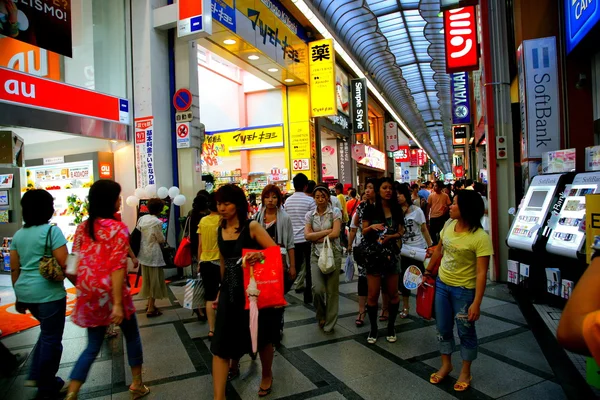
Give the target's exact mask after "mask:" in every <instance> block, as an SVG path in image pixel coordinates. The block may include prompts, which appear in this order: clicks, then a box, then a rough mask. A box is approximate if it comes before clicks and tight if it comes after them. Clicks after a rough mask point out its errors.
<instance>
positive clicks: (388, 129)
mask: <svg viewBox="0 0 600 400" xmlns="http://www.w3.org/2000/svg"><path fill="white" fill-rule="evenodd" d="M385 150H386V151H391V152H394V151H396V150H398V124H397V123H396V122H393V121H390V122H388V123H386V124H385Z"/></svg>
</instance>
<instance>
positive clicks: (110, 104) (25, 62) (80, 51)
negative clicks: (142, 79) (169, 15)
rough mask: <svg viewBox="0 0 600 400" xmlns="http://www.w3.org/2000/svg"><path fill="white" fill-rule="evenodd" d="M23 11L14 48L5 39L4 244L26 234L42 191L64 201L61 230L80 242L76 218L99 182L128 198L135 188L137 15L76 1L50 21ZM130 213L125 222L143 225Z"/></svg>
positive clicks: (50, 13)
mask: <svg viewBox="0 0 600 400" xmlns="http://www.w3.org/2000/svg"><path fill="white" fill-rule="evenodd" d="M57 3H61V5H57ZM17 7H18V12H19V22H18V24H17V26H16V27H17V28H18V32H17V30H14V31H13V32H10V33H9V36H12V37H15V38H11V37H0V131H1V132H2V134H1V135H0V137H2V138H5V139H7V140H8V141H9V142H12V145H11V146H7V147H5V149H6V148H9V149H10V148H12V149H13V151H12V154H10V157H9V159H8V160H7V159H5V160H4V161H2V164H1V165H0V166H1V167H2V168H1V174H3V175H6V176H10V177H11V179H4V181H6V182H4V185H3V186H2V190H1V191H0V236H3V237H10V236H12V234H14V232H15V231H16V230H18V229H19V228H20V227H21V223H22V218H21V211H20V206H19V201H20V197H21V195H22V193H23V192H24V191H26V190H27V189H31V188H40V189H46V190H49V191H50V192H51V193H52V194H53V196H54V197H55V198H56V200H55V208H56V215H55V217H54V218H53V222H56V223H57V224H58V225H59V226H60V227H61V229H62V230H63V233H64V234H65V236H67V237H68V238H69V239H72V234H73V233H74V226H75V223H76V222H80V220H79V219H78V217H81V213H79V214H78V213H77V212H76V209H77V208H78V207H80V206H81V205H83V204H84V203H85V198H86V196H87V191H88V190H89V187H90V186H91V185H92V183H93V182H94V181H96V180H98V179H114V180H116V181H118V182H120V183H121V185H122V188H123V194H124V195H126V194H127V193H129V192H131V193H132V192H133V189H134V187H135V175H134V174H133V173H132V166H133V159H134V155H133V154H134V149H133V145H132V144H130V143H128V139H129V137H130V135H131V132H132V130H131V129H130V126H131V123H132V122H133V116H132V111H133V110H132V108H133V106H132V105H131V104H130V101H129V100H128V98H130V95H131V92H132V91H131V85H130V84H131V79H130V73H128V71H130V69H131V63H130V60H131V54H130V38H131V35H130V30H129V24H128V21H129V18H128V14H129V11H128V10H129V6H128V2H127V1H126V0H116V1H111V2H110V3H108V2H106V1H103V0H72V1H71V2H70V3H69V2H54V4H53V5H52V7H46V9H45V10H42V11H40V10H38V9H37V8H36V7H35V5H32V4H29V2H19V4H18V5H17ZM0 13H1V11H0ZM27 20H35V21H37V22H39V23H38V24H37V25H35V26H33V25H28V24H27V23H26V21H27ZM66 21H68V22H66ZM71 21H72V23H71ZM42 22H43V23H42ZM2 26H3V27H5V26H6V25H2ZM45 29H48V31H46V32H44V30H45ZM0 33H2V32H1V28H0ZM32 43H35V44H38V45H40V46H43V47H44V48H41V47H36V46H35V45H33V44H32ZM128 66H129V67H128ZM69 198H70V199H71V202H69ZM71 203H72V204H71ZM71 206H73V207H71ZM81 210H82V209H81ZM124 211H125V213H126V214H127V215H124V220H126V221H127V220H130V219H132V218H134V216H133V212H129V213H127V211H128V210H124ZM130 214H131V215H130Z"/></svg>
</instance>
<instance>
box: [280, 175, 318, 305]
mask: <svg viewBox="0 0 600 400" xmlns="http://www.w3.org/2000/svg"><path fill="white" fill-rule="evenodd" d="M292 182H293V183H294V190H295V193H294V194H293V195H291V196H290V197H289V198H288V199H287V200H286V201H285V206H284V209H285V212H286V213H288V215H289V216H290V219H291V220H292V227H293V229H294V253H295V258H296V271H298V277H297V278H296V282H295V283H294V286H293V287H294V288H295V289H296V293H301V292H304V302H305V303H307V304H309V303H312V277H311V275H310V246H311V243H310V242H307V241H306V239H305V238H304V226H305V224H306V214H307V213H308V212H309V211H314V210H315V208H317V205H316V204H315V200H314V199H313V198H312V197H310V196H309V195H307V194H306V193H304V191H305V190H306V188H307V187H308V177H307V176H306V175H304V174H303V173H299V174H297V175H296V176H294V179H293V180H292ZM305 280H306V282H305Z"/></svg>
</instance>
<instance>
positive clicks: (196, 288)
mask: <svg viewBox="0 0 600 400" xmlns="http://www.w3.org/2000/svg"><path fill="white" fill-rule="evenodd" d="M205 305H206V302H205V301H204V284H203V282H202V279H188V280H187V282H186V285H185V289H184V295H183V308H187V309H188V310H195V309H196V308H198V307H204V306H205Z"/></svg>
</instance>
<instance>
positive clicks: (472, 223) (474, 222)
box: [455, 190, 485, 232]
mask: <svg viewBox="0 0 600 400" xmlns="http://www.w3.org/2000/svg"><path fill="white" fill-rule="evenodd" d="M455 197H456V204H457V205H458V209H459V211H460V217H461V218H462V219H463V221H465V223H466V224H467V225H469V231H471V232H476V231H477V229H480V228H481V229H483V226H482V225H481V218H482V217H483V214H484V213H485V206H484V205H483V199H482V198H481V196H480V195H479V193H477V192H475V191H473V190H460V191H458V192H456V196H455Z"/></svg>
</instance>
